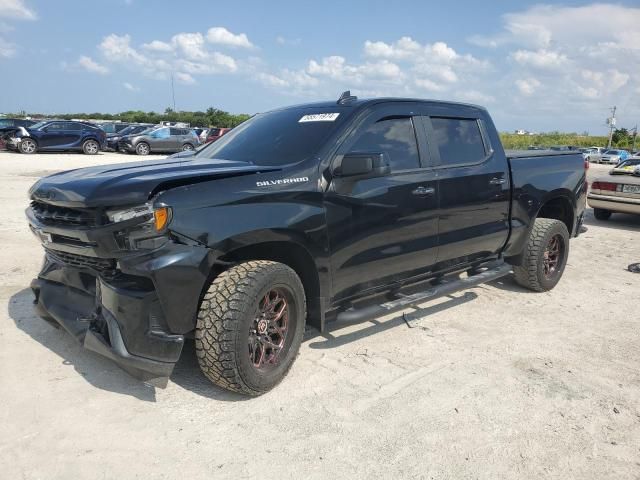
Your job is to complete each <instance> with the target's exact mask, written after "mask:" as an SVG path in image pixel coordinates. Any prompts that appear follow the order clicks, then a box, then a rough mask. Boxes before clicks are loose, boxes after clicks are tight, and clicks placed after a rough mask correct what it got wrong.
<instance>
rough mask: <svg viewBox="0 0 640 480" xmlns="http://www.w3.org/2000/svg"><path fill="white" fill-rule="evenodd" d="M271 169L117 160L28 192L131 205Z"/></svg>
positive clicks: (90, 203)
mask: <svg viewBox="0 0 640 480" xmlns="http://www.w3.org/2000/svg"><path fill="white" fill-rule="evenodd" d="M273 170H278V168H277V167H263V166H257V165H254V164H252V163H247V162H236V161H230V160H215V159H198V158H187V159H181V158H177V159H166V160H157V161H141V162H131V163H121V164H115V165H102V166H98V167H88V168H79V169H76V170H69V171H66V172H60V173H55V174H53V175H50V176H48V177H44V178H41V179H40V180H39V181H38V182H36V183H35V184H34V185H33V186H32V187H31V189H30V190H29V195H30V197H31V198H32V199H33V200H41V201H44V202H47V203H52V204H55V205H61V206H66V207H79V208H82V207H100V206H102V207H111V206H117V205H134V204H140V203H144V202H146V201H147V200H148V199H149V198H150V197H151V196H152V195H154V194H155V193H157V192H159V191H163V190H168V189H170V188H173V187H177V186H183V185H188V184H190V183H199V182H205V181H208V180H216V179H220V178H229V177H235V176H239V175H249V174H255V173H258V172H267V171H273Z"/></svg>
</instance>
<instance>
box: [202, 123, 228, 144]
mask: <svg viewBox="0 0 640 480" xmlns="http://www.w3.org/2000/svg"><path fill="white" fill-rule="evenodd" d="M230 131H231V129H230V128H217V127H215V128H210V129H209V130H208V131H207V134H206V135H207V138H206V139H205V141H204V143H211V142H215V141H216V140H218V139H219V138H220V137H221V136H223V135H225V134H226V133H228V132H230Z"/></svg>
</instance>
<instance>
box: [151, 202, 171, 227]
mask: <svg viewBox="0 0 640 480" xmlns="http://www.w3.org/2000/svg"><path fill="white" fill-rule="evenodd" d="M153 221H154V222H153V223H154V225H155V227H156V232H161V231H162V230H164V228H165V227H166V226H167V224H168V223H169V208H168V207H162V208H157V209H155V210H154V211H153Z"/></svg>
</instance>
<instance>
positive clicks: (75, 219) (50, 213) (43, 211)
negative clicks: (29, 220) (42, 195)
mask: <svg viewBox="0 0 640 480" xmlns="http://www.w3.org/2000/svg"><path fill="white" fill-rule="evenodd" d="M31 210H32V211H33V214H34V215H35V217H36V218H37V219H38V220H39V221H40V222H42V223H44V224H46V225H71V226H83V227H94V226H96V225H98V223H99V219H100V216H99V214H98V212H97V211H95V210H80V209H76V208H67V207H59V206H57V205H51V204H49V203H42V202H38V201H33V202H31Z"/></svg>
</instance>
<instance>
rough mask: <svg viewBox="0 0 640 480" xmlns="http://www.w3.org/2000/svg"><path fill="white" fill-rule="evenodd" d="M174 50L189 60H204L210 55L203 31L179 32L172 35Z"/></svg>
mask: <svg viewBox="0 0 640 480" xmlns="http://www.w3.org/2000/svg"><path fill="white" fill-rule="evenodd" d="M171 45H172V46H173V48H174V50H175V51H176V52H177V53H178V55H181V56H182V57H184V58H187V59H189V60H196V61H202V60H206V59H207V57H208V56H209V52H207V50H206V48H205V44H204V36H203V35H202V34H201V33H178V34H177V35H174V36H173V37H171Z"/></svg>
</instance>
